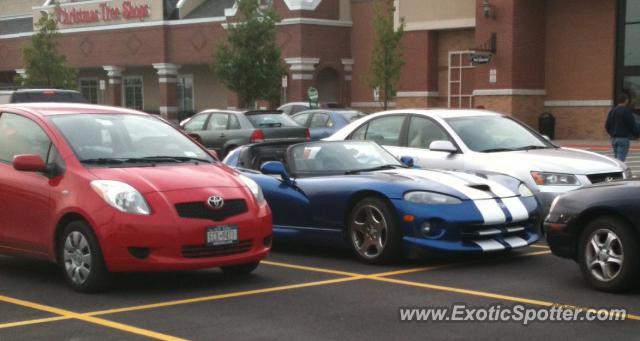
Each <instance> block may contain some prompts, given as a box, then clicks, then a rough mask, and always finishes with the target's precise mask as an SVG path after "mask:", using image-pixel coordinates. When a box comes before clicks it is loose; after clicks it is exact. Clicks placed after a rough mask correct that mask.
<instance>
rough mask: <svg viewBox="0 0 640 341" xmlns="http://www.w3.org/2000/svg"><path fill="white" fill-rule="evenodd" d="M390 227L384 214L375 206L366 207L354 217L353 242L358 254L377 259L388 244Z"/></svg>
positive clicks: (360, 209)
mask: <svg viewBox="0 0 640 341" xmlns="http://www.w3.org/2000/svg"><path fill="white" fill-rule="evenodd" d="M387 236H388V227H387V221H386V220H385V218H384V214H382V212H381V211H380V209H378V208H377V207H375V206H373V205H370V204H369V205H364V206H362V207H360V208H359V209H358V211H356V212H355V214H354V215H353V221H352V222H351V240H352V241H353V244H354V247H355V249H356V251H357V252H358V254H360V255H361V256H362V257H365V258H376V257H378V256H379V255H380V254H381V253H382V252H383V251H384V248H385V246H386V244H387Z"/></svg>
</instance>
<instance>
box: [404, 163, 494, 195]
mask: <svg viewBox="0 0 640 341" xmlns="http://www.w3.org/2000/svg"><path fill="white" fill-rule="evenodd" d="M401 174H402V173H401ZM405 175H410V176H411V175H413V176H415V177H418V178H424V179H427V180H431V181H435V182H439V183H441V184H442V185H444V186H447V187H451V188H453V189H454V190H456V191H458V192H460V193H462V194H464V195H465V196H467V197H468V198H469V199H471V200H478V199H491V198H492V196H491V194H490V193H487V192H485V191H481V190H478V189H475V188H471V187H469V186H467V185H468V184H469V183H468V182H467V181H464V180H462V179H460V178H457V177H455V176H453V175H449V174H446V173H444V172H438V171H428V170H412V172H411V173H405Z"/></svg>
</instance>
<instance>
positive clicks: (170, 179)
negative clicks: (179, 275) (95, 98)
mask: <svg viewBox="0 0 640 341" xmlns="http://www.w3.org/2000/svg"><path fill="white" fill-rule="evenodd" d="M0 146H1V147H2V148H0V161H1V162H0V192H1V193H2V195H0V253H3V254H18V255H26V256H32V257H36V258H43V259H47V260H50V261H52V262H56V263H58V265H59V266H60V267H61V269H62V272H63V273H64V277H65V279H66V281H67V282H68V283H69V285H70V286H71V287H73V288H74V289H75V290H78V291H84V292H89V291H95V290H99V289H103V288H104V287H105V286H107V285H108V284H109V282H110V280H111V273H113V272H132V271H173V270H187V269H201V268H212V267H221V268H222V269H223V270H224V271H225V272H230V273H248V272H251V271H252V270H253V269H255V268H256V267H257V266H258V263H259V262H260V260H262V259H263V258H265V257H266V256H267V253H268V252H269V249H270V246H271V233H272V230H271V224H272V223H271V211H270V209H269V207H268V206H267V203H266V202H265V200H264V197H263V194H262V191H261V190H260V187H258V185H257V184H256V183H255V182H254V181H253V180H251V179H249V178H248V177H246V176H243V175H239V174H238V173H237V172H235V171H233V170H231V169H230V168H229V167H227V166H225V165H223V164H222V163H221V162H219V161H217V160H216V159H214V158H213V157H212V156H211V155H210V154H209V153H208V152H207V150H205V149H204V148H202V147H201V146H199V145H198V144H196V143H194V142H193V141H192V140H191V139H190V138H188V137H187V136H186V135H185V134H183V133H182V132H180V131H179V130H177V129H175V128H174V127H172V126H171V125H170V124H168V123H166V122H165V121H164V120H160V119H157V118H156V117H154V116H152V115H147V114H145V113H142V112H138V111H134V110H128V109H122V108H113V107H106V106H96V105H86V104H61V103H34V104H19V105H16V104H13V105H3V106H0Z"/></svg>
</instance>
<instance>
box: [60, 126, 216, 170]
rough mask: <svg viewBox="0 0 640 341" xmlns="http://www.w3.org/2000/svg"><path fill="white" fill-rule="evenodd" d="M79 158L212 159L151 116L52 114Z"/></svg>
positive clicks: (81, 159)
mask: <svg viewBox="0 0 640 341" xmlns="http://www.w3.org/2000/svg"><path fill="white" fill-rule="evenodd" d="M51 121H52V122H53V124H54V125H55V126H56V127H57V128H58V130H59V131H60V132H61V133H62V135H63V136H64V137H65V139H66V140H67V142H68V143H69V145H70V146H71V148H72V149H73V151H74V152H75V154H76V157H77V158H78V159H79V160H80V161H86V160H128V159H144V158H148V159H153V158H165V159H170V158H174V159H176V160H188V159H201V160H203V161H207V162H213V159H212V158H211V157H210V156H209V155H208V154H207V153H206V152H205V151H204V150H203V149H202V148H200V147H199V146H198V145H197V144H195V143H194V142H193V141H191V140H190V139H189V138H188V137H186V136H184V135H182V134H181V133H180V132H179V131H177V130H176V129H175V128H173V127H171V126H170V125H168V124H167V123H165V122H162V121H160V120H158V119H156V118H153V117H151V116H144V115H125V114H117V115H109V114H100V115H95V114H91V115H89V114H78V115H59V116H52V117H51Z"/></svg>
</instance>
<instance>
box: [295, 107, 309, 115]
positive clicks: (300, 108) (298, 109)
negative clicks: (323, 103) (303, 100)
mask: <svg viewBox="0 0 640 341" xmlns="http://www.w3.org/2000/svg"><path fill="white" fill-rule="evenodd" d="M305 110H309V108H307V107H305V106H303V105H294V106H293V107H291V115H293V114H297V113H299V112H301V111H305Z"/></svg>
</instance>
